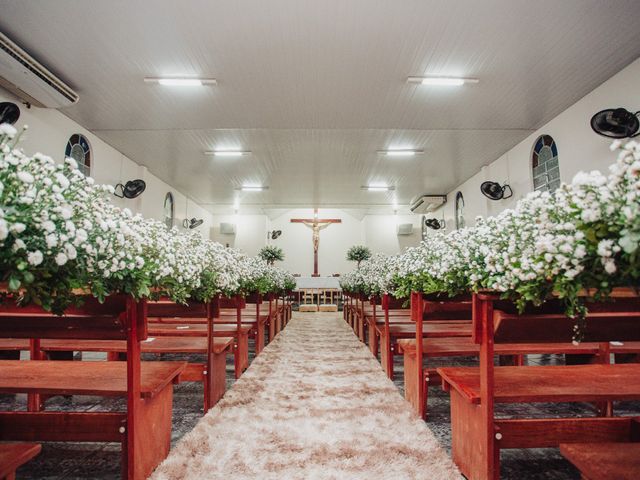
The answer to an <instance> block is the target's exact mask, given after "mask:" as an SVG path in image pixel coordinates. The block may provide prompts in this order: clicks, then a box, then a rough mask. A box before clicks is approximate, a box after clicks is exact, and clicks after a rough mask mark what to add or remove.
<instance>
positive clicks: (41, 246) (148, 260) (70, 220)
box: [0, 125, 291, 312]
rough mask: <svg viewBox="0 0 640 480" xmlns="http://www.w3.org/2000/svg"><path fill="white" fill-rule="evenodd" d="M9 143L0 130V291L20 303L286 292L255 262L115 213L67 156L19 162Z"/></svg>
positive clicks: (8, 134)
mask: <svg viewBox="0 0 640 480" xmlns="http://www.w3.org/2000/svg"><path fill="white" fill-rule="evenodd" d="M16 137H17V131H16V130H15V128H13V127H11V126H9V125H1V126H0V266H1V267H2V269H1V271H2V278H1V281H2V282H6V284H7V285H6V287H5V290H8V291H9V292H13V293H18V294H19V295H20V298H21V301H22V303H25V304H27V303H36V304H40V305H42V306H43V307H44V308H46V309H49V310H53V311H56V312H61V311H63V310H64V308H65V307H66V306H68V305H69V304H70V303H71V302H73V301H74V299H75V296H74V294H73V292H74V290H75V289H83V290H87V291H89V292H91V293H92V294H93V295H95V296H96V297H97V298H98V299H104V297H106V296H107V295H111V294H114V293H127V294H131V295H133V296H134V297H136V298H142V297H148V296H150V295H152V294H167V295H169V296H170V297H171V298H172V299H174V300H175V301H180V302H186V301H187V299H189V298H195V299H198V300H207V299H210V298H212V297H213V296H214V295H216V294H218V293H221V294H225V295H235V294H236V293H249V292H250V291H253V290H251V289H255V290H260V291H261V292H262V293H266V292H268V291H272V290H270V289H273V291H283V290H285V287H290V286H291V278H290V276H289V275H288V274H287V273H286V272H283V271H281V270H279V269H275V268H273V267H270V266H268V265H267V264H266V263H265V262H264V261H262V260H259V259H251V258H248V257H246V256H245V255H244V254H241V253H239V252H238V251H236V250H233V249H229V248H225V247H223V246H222V245H220V244H219V243H215V242H212V241H209V240H205V239H203V238H202V237H201V236H199V235H198V234H196V233H180V232H179V231H178V230H177V229H175V228H174V229H172V230H168V229H167V228H166V227H165V225H164V224H163V223H161V222H158V221H155V220H147V219H143V218H142V217H141V216H139V215H132V214H131V212H130V211H129V210H127V209H123V210H121V209H119V208H117V207H115V206H114V205H112V204H111V203H110V200H109V197H110V194H111V193H112V192H113V189H112V187H109V186H102V185H96V184H95V182H94V181H93V179H92V178H89V177H85V176H84V175H83V174H82V173H81V172H80V171H79V170H78V168H77V164H76V162H75V161H74V160H72V159H70V158H68V159H66V161H65V163H64V164H56V163H55V162H54V161H53V160H52V159H51V158H50V157H47V156H45V155H42V154H36V155H34V156H31V157H29V156H26V155H25V154H24V153H22V151H20V150H19V149H17V148H16V143H17V138H16Z"/></svg>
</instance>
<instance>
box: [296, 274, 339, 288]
mask: <svg viewBox="0 0 640 480" xmlns="http://www.w3.org/2000/svg"><path fill="white" fill-rule="evenodd" d="M304 288H335V289H340V277H296V290H302V289H304Z"/></svg>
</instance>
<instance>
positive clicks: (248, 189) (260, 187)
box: [240, 185, 269, 192]
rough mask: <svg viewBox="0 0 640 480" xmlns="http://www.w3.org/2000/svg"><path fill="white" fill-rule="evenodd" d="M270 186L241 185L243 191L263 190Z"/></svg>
mask: <svg viewBox="0 0 640 480" xmlns="http://www.w3.org/2000/svg"><path fill="white" fill-rule="evenodd" d="M268 189H269V187H263V186H261V185H243V186H242V187H240V190H242V191H243V192H262V191H264V190H268Z"/></svg>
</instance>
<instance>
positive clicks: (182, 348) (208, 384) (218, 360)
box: [0, 337, 233, 413]
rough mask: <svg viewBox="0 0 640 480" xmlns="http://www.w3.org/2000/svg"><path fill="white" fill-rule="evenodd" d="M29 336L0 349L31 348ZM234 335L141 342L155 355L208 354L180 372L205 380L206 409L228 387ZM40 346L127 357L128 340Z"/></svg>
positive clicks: (2, 343) (7, 341)
mask: <svg viewBox="0 0 640 480" xmlns="http://www.w3.org/2000/svg"><path fill="white" fill-rule="evenodd" d="M29 348H30V345H29V341H28V340H17V339H0V349H3V350H8V351H11V350H13V351H21V350H22V351H29ZM232 348H233V338H232V337H223V338H214V339H213V344H212V345H209V341H208V339H207V338H206V337H157V338H153V337H149V338H148V339H147V340H145V341H143V342H141V344H140V352H141V353H149V354H154V355H162V354H198V355H205V356H206V357H207V359H206V360H205V363H204V364H202V363H188V364H187V366H186V368H185V370H184V371H183V372H182V373H181V374H180V377H179V381H180V382H202V383H203V384H204V403H203V408H204V413H206V412H207V411H208V410H209V409H210V408H211V407H213V406H214V405H215V404H216V403H217V402H218V400H220V399H221V398H222V396H223V395H224V392H225V390H226V356H227V354H228V353H231V352H232ZM40 350H41V351H42V352H45V353H47V354H49V353H51V352H67V351H76V352H101V353H106V354H107V359H108V360H119V359H120V358H121V355H122V356H123V357H126V353H127V343H126V342H125V341H124V340H41V341H40Z"/></svg>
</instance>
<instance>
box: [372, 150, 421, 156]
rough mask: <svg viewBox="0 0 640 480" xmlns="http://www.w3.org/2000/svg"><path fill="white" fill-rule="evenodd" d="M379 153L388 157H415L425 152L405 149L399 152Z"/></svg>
mask: <svg viewBox="0 0 640 480" xmlns="http://www.w3.org/2000/svg"><path fill="white" fill-rule="evenodd" d="M378 153H379V154H381V155H386V156H387V157H413V156H415V155H418V154H420V153H424V150H416V149H412V148H404V149H397V150H378Z"/></svg>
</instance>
